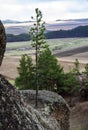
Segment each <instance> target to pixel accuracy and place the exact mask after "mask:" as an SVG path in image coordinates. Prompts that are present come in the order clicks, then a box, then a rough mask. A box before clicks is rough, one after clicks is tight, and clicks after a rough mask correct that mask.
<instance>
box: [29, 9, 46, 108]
mask: <svg viewBox="0 0 88 130" xmlns="http://www.w3.org/2000/svg"><path fill="white" fill-rule="evenodd" d="M35 13H36V17H35V18H34V17H31V18H32V19H33V20H34V21H35V23H34V26H33V27H32V28H31V29H30V33H29V34H30V36H31V40H32V46H33V47H35V59H36V107H37V106H38V103H37V102H38V101H37V100H38V99H37V97H38V89H39V83H38V75H39V74H38V69H39V67H38V56H39V53H40V50H41V48H45V47H46V45H45V44H46V41H45V35H44V32H45V22H42V13H41V11H40V10H39V9H38V8H36V9H35Z"/></svg>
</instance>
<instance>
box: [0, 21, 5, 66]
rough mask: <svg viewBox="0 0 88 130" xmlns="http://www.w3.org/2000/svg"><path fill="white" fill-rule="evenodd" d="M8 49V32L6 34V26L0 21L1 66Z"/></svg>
mask: <svg viewBox="0 0 88 130" xmlns="http://www.w3.org/2000/svg"><path fill="white" fill-rule="evenodd" d="M5 49H6V34H5V28H4V26H3V24H2V22H1V21H0V66H1V64H2V59H3V56H4V52H5Z"/></svg>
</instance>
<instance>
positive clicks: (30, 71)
mask: <svg viewBox="0 0 88 130" xmlns="http://www.w3.org/2000/svg"><path fill="white" fill-rule="evenodd" d="M17 70H18V73H19V76H18V77H17V78H16V80H15V85H16V86H17V87H18V88H19V89H30V88H32V87H33V86H34V82H35V81H34V76H35V72H34V66H33V63H32V59H31V57H29V56H28V55H26V54H25V55H23V56H22V57H21V59H20V64H19V67H18V68H17Z"/></svg>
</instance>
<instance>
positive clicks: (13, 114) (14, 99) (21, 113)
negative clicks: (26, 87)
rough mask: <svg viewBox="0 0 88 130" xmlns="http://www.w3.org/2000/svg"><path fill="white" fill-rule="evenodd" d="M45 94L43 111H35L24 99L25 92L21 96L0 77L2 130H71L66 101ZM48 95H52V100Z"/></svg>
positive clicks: (0, 123) (0, 124) (0, 125)
mask: <svg viewBox="0 0 88 130" xmlns="http://www.w3.org/2000/svg"><path fill="white" fill-rule="evenodd" d="M43 93H45V94H43ZM43 93H42V92H41V94H43V95H42V96H43V98H42V97H41V96H40V106H41V109H40V108H38V109H34V108H33V107H32V106H31V105H30V103H29V104H28V102H26V100H25V101H24V98H22V97H24V96H23V95H24V94H23V92H21V94H20V92H19V91H17V90H16V89H15V87H13V86H12V85H11V84H10V83H9V82H8V81H7V80H6V79H5V78H4V77H3V76H2V75H0V130H69V125H68V118H69V110H68V106H67V105H66V103H65V102H64V99H63V98H61V97H60V98H59V97H58V96H57V98H56V95H54V93H49V92H43ZM46 94H47V96H46V98H45V95H46ZM48 94H52V95H51V96H50V98H49V95H48ZM43 99H44V100H43ZM57 101H58V102H57ZM60 101H61V102H60ZM41 102H42V104H41ZM31 103H32V102H31ZM44 104H46V106H45V107H42V105H44ZM66 123H67V124H66Z"/></svg>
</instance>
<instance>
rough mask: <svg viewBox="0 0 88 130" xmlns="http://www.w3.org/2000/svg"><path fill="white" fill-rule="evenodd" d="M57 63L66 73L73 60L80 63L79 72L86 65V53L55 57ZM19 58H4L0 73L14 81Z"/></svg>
mask: <svg viewBox="0 0 88 130" xmlns="http://www.w3.org/2000/svg"><path fill="white" fill-rule="evenodd" d="M57 59H58V63H60V64H61V66H63V68H64V71H65V72H68V71H69V70H71V69H72V68H73V66H74V62H75V59H78V60H79V62H80V71H83V70H84V67H85V64H86V63H88V52H85V53H80V54H75V55H72V56H66V57H60V58H59V57H57ZM19 60H20V56H18V57H17V56H13V57H12V56H6V57H4V60H3V63H2V66H1V67H0V73H1V74H3V75H5V76H7V77H8V78H10V79H15V78H16V77H17V76H18V73H17V67H18V66H19Z"/></svg>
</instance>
